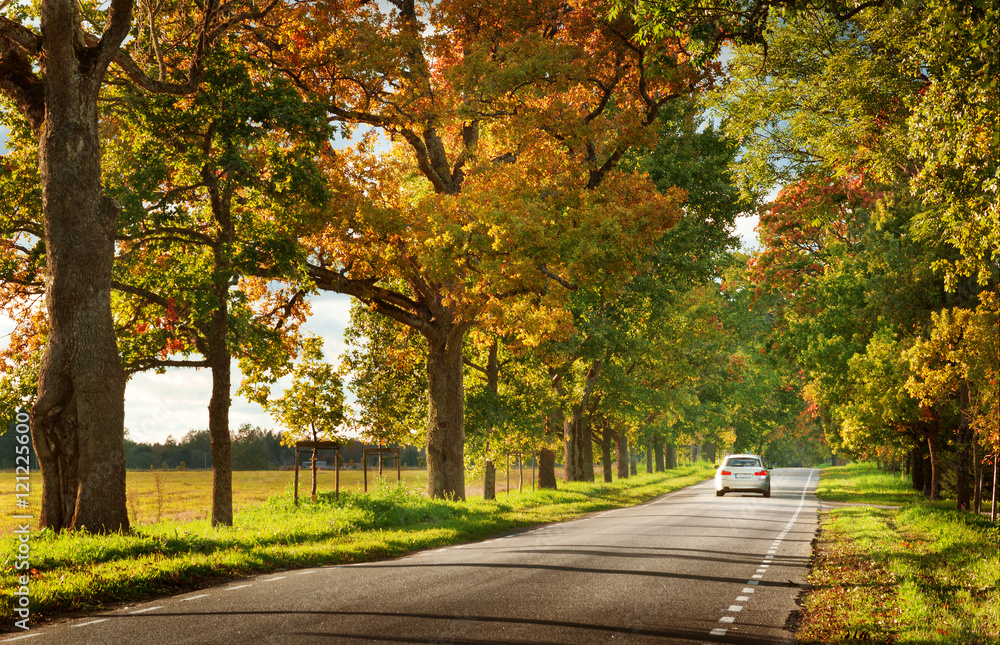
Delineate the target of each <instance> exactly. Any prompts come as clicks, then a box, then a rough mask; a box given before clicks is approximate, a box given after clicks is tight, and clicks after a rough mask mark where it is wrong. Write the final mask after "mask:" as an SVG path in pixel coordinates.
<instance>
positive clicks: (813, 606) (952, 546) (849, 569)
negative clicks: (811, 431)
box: [796, 464, 1000, 645]
mask: <svg viewBox="0 0 1000 645" xmlns="http://www.w3.org/2000/svg"><path fill="white" fill-rule="evenodd" d="M817 494H818V495H819V496H820V498H821V499H827V500H831V501H858V500H863V501H864V503H867V504H892V503H897V504H898V503H901V502H902V503H905V502H909V503H907V504H906V505H905V506H902V507H901V508H899V509H888V508H876V507H873V506H846V507H842V508H837V509H833V510H831V511H829V512H828V513H826V514H825V515H824V517H823V519H822V528H821V537H820V538H819V540H818V543H817V545H816V549H815V552H814V564H813V570H812V573H811V574H810V578H809V582H810V585H811V587H812V588H811V590H810V592H809V593H808V594H807V595H806V597H805V600H804V603H803V608H804V611H803V616H802V620H801V622H800V624H799V628H798V631H797V634H796V636H797V637H798V642H799V643H802V644H804V645H805V644H809V645H811V644H817V643H906V644H913V645H916V644H918V643H919V644H924V643H962V644H966V645H976V644H997V643H1000V602H998V601H1000V528H998V527H997V525H995V524H993V523H991V522H989V521H988V520H986V519H984V518H982V517H978V516H976V515H973V514H971V513H966V512H961V511H957V510H955V508H954V502H952V503H950V508H949V504H948V503H944V502H942V503H934V504H930V503H927V502H923V501H921V500H922V497H920V496H916V495H914V496H912V497H908V495H909V492H908V491H907V490H906V483H905V482H900V480H899V478H898V475H891V474H889V473H882V472H879V471H877V469H876V468H874V467H873V466H871V465H867V464H852V465H849V466H846V467H837V468H829V469H825V470H824V471H823V476H822V479H821V480H820V490H819V491H818V493H817Z"/></svg>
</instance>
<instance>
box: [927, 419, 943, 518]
mask: <svg viewBox="0 0 1000 645" xmlns="http://www.w3.org/2000/svg"><path fill="white" fill-rule="evenodd" d="M927 454H928V457H929V458H930V464H931V477H930V494H929V495H928V499H930V500H931V501H932V502H933V501H937V500H938V499H940V498H941V456H940V454H939V451H938V447H937V432H934V433H931V434H928V435H927Z"/></svg>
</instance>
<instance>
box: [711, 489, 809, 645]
mask: <svg viewBox="0 0 1000 645" xmlns="http://www.w3.org/2000/svg"><path fill="white" fill-rule="evenodd" d="M814 472H815V471H813V470H810V471H809V477H808V478H807V479H806V483H805V486H803V487H802V496H801V497H800V498H799V505H798V508H796V509H795V513H794V514H793V515H792V518H791V519H790V520H789V521H788V524H786V525H785V529H784V530H783V531H782V532H781V533H779V534H778V537H777V539H775V540H774V542H773V544H772V545H771V549H769V550H768V552H767V555H765V556H764V560H763V563H762V564H760V565H758V567H759V568H758V569H757V573H755V574H754V575H753V578H752V579H751V580H747V585H749V586H746V587H743V591H742V592H741V593H744V594H752V593H754V591H755V589H754V587H755V586H758V585H760V580H761V579H762V578H763V577H764V576H763V574H765V573H767V569H768V567H770V566H771V565H770V563H769V561H770V560H774V554H776V553H777V547H779V546H780V545H781V541H782V540H783V539H785V536H786V535H788V532H789V531H791V530H792V527H793V526H794V525H795V521H796V520H798V517H799V513H801V512H802V507H803V506H804V505H805V502H806V493H807V492H808V491H809V484H810V483H812V477H813V474H814ZM749 600H750V598H749V597H748V596H737V597H736V602H748V601H749ZM726 611H727V612H731V613H738V612H740V611H743V605H730V606H729V609H727V610H726ZM719 622H720V623H726V624H731V623H734V622H736V617H735V616H723V617H722V618H720V619H719ZM727 631H728V630H726V629H723V628H715V629H713V630H711V631H709V632H708V633H709V635H710V636H725V635H726V632H727Z"/></svg>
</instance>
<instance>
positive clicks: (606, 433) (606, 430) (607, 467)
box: [601, 419, 614, 483]
mask: <svg viewBox="0 0 1000 645" xmlns="http://www.w3.org/2000/svg"><path fill="white" fill-rule="evenodd" d="M612 434H614V433H612V431H611V423H610V422H609V421H608V420H607V419H604V421H603V427H602V428H601V467H602V468H601V469H602V470H603V474H604V482H605V483H611V482H612V481H614V480H613V479H612V477H611V438H612Z"/></svg>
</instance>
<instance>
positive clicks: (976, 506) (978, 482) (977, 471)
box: [972, 438, 983, 515]
mask: <svg viewBox="0 0 1000 645" xmlns="http://www.w3.org/2000/svg"><path fill="white" fill-rule="evenodd" d="M982 461H983V459H982V456H981V455H980V454H979V443H978V442H977V441H975V438H973V441H972V468H973V471H972V474H973V485H972V512H973V513H975V514H976V515H978V514H979V513H981V512H982V510H983V464H982Z"/></svg>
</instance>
